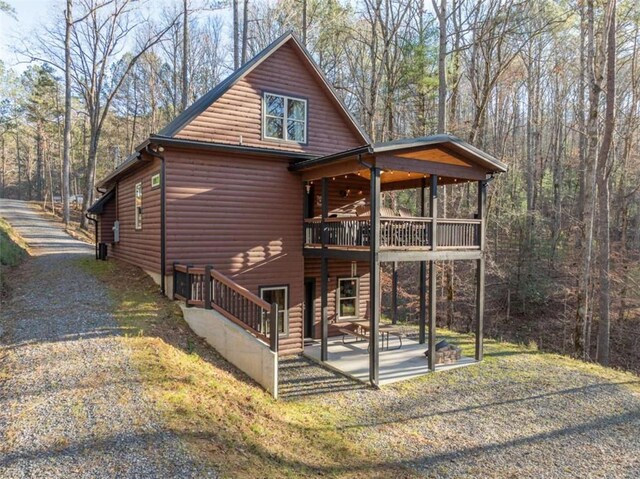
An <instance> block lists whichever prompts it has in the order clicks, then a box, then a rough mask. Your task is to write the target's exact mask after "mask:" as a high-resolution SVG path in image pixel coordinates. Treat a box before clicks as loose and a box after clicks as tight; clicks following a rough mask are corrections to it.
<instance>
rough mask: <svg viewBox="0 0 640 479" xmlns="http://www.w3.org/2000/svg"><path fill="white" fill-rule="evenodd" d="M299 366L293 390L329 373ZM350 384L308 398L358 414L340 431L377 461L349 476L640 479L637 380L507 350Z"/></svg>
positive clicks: (291, 373)
mask: <svg viewBox="0 0 640 479" xmlns="http://www.w3.org/2000/svg"><path fill="white" fill-rule="evenodd" d="M291 366H298V367H290V368H288V370H287V375H286V381H287V383H288V384H290V385H291V388H292V389H293V390H295V385H297V384H306V380H307V379H308V378H314V377H316V376H328V374H327V372H326V371H324V370H323V369H322V368H320V367H319V366H317V365H316V364H315V363H311V362H306V363H305V362H303V361H298V362H297V364H296V363H295V362H294V363H292V364H291ZM333 381H336V385H337V384H338V383H337V379H334V380H333ZM341 384H342V387H339V388H336V389H337V391H334V392H327V393H326V394H317V395H315V396H310V397H308V398H305V399H306V400H308V401H312V402H314V403H315V404H316V405H317V406H316V407H318V408H322V407H324V406H335V405H339V407H340V408H341V409H345V410H348V411H349V416H350V419H349V421H348V422H347V423H345V424H342V426H341V427H339V431H340V433H342V434H345V435H347V436H348V437H349V438H350V439H351V440H352V441H354V442H356V443H358V444H360V445H361V446H362V447H364V448H366V449H368V450H369V451H370V454H371V457H372V458H375V460H374V461H373V463H372V464H355V465H353V466H352V467H350V466H348V465H347V466H346V467H345V470H344V472H345V473H347V472H351V471H353V470H357V471H365V475H367V474H368V472H373V471H375V468H376V465H386V466H392V467H393V465H397V466H398V467H400V466H402V467H407V468H409V469H410V470H413V471H414V473H415V474H416V475H417V476H418V477H426V478H438V479H439V478H469V479H473V478H505V479H507V478H509V479H513V478H529V477H536V478H546V479H556V478H557V479H565V478H566V479H573V478H625V479H627V478H628V479H631V478H640V434H639V432H640V379H639V378H638V377H637V376H633V375H631V374H625V373H617V372H614V371H605V372H604V373H603V372H602V369H600V368H599V367H591V366H588V365H584V364H581V363H578V362H577V361H571V360H568V359H564V358H560V357H556V356H551V355H537V354H527V353H526V352H523V353H517V352H508V353H506V354H505V353H502V355H501V353H499V352H497V353H496V355H495V356H494V357H492V356H491V355H488V357H487V359H486V360H485V362H484V363H482V364H480V365H477V366H473V367H467V368H461V369H457V370H454V371H449V372H446V373H438V374H435V375H429V376H425V377H423V378H420V379H417V380H412V381H406V382H400V383H396V384H393V385H389V386H385V387H382V388H381V389H380V390H378V391H374V390H372V389H371V388H364V387H360V388H357V387H346V386H344V384H345V383H341ZM303 390H304V389H303ZM289 394H291V391H290V392H289ZM292 396H293V399H297V398H296V397H295V396H296V395H295V394H292Z"/></svg>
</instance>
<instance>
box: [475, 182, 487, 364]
mask: <svg viewBox="0 0 640 479" xmlns="http://www.w3.org/2000/svg"><path fill="white" fill-rule="evenodd" d="M486 208H487V182H486V181H478V219H479V220H480V233H479V240H480V241H479V243H480V254H481V256H480V259H478V260H476V361H482V357H483V355H484V351H483V334H484V270H485V264H484V261H485V260H484V242H485V216H486Z"/></svg>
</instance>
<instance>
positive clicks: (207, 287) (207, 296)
mask: <svg viewBox="0 0 640 479" xmlns="http://www.w3.org/2000/svg"><path fill="white" fill-rule="evenodd" d="M211 269H212V266H211V265H210V264H208V265H206V266H205V267H204V291H203V298H202V299H203V300H204V309H212V307H211Z"/></svg>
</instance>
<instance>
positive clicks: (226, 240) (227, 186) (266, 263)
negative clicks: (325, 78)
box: [165, 149, 304, 354]
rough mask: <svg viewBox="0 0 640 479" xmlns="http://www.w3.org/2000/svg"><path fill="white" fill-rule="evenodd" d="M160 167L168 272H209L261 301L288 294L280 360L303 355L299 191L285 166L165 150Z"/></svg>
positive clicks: (298, 183) (279, 162) (284, 163)
mask: <svg viewBox="0 0 640 479" xmlns="http://www.w3.org/2000/svg"><path fill="white" fill-rule="evenodd" d="M165 161H166V176H167V182H166V201H167V204H166V210H167V211H166V214H167V216H166V221H167V232H166V233H167V245H166V247H167V265H168V268H169V269H170V267H171V265H172V264H173V262H181V263H191V264H197V265H205V264H211V265H212V266H213V267H214V268H215V269H216V270H218V271H220V272H221V273H223V274H225V275H227V276H229V277H230V278H231V279H233V280H234V281H236V282H237V283H239V284H240V285H242V286H244V287H245V288H247V289H249V290H250V291H251V292H253V293H255V294H259V288H260V287H261V286H278V285H288V286H289V335H288V337H281V339H280V350H281V353H282V354H289V353H295V352H300V351H301V350H302V332H303V330H302V303H303V291H304V289H303V288H304V285H303V278H304V276H303V275H304V260H303V256H302V207H303V203H302V201H303V197H302V194H303V185H302V183H301V181H300V179H299V177H298V176H296V175H295V174H293V173H291V172H289V171H288V170H287V166H288V162H287V161H285V160H268V159H264V158H260V157H246V156H238V155H231V154H213V153H205V152H201V151H200V152H198V151H187V150H176V149H171V150H167V151H166V152H165Z"/></svg>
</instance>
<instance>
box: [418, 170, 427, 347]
mask: <svg viewBox="0 0 640 479" xmlns="http://www.w3.org/2000/svg"><path fill="white" fill-rule="evenodd" d="M426 214H427V179H426V178H422V181H421V186H420V216H422V217H425V216H426ZM426 227H427V224H425V228H426ZM419 294H420V311H419V317H418V324H419V325H420V332H419V334H418V341H419V342H420V344H424V343H425V340H426V328H427V262H426V261H420V293H419Z"/></svg>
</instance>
